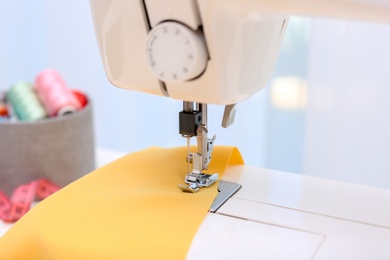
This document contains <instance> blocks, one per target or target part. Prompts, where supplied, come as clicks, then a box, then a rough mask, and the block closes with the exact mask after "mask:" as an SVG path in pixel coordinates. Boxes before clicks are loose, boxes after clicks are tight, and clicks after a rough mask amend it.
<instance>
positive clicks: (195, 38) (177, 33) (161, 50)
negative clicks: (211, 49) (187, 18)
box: [146, 22, 208, 82]
mask: <svg viewBox="0 0 390 260" xmlns="http://www.w3.org/2000/svg"><path fill="white" fill-rule="evenodd" d="M146 56H147V60H148V63H149V65H150V68H151V69H152V71H153V73H154V74H155V75H156V76H157V77H158V78H159V79H160V80H162V81H166V82H177V81H187V80H191V79H194V78H196V77H198V76H199V75H201V74H202V72H203V71H204V70H205V68H206V65H207V60H208V54H207V48H206V43H205V41H204V36H203V33H202V32H201V31H193V30H191V29H190V28H188V27H186V26H184V25H182V24H180V23H177V22H164V23H161V24H159V25H157V26H156V27H154V28H153V29H152V30H151V31H150V32H149V35H148V37H147V41H146Z"/></svg>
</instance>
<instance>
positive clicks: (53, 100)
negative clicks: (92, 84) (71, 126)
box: [35, 69, 81, 116]
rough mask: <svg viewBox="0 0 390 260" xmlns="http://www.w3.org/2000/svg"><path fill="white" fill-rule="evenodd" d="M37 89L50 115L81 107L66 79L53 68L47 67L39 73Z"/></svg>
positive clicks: (64, 113)
mask: <svg viewBox="0 0 390 260" xmlns="http://www.w3.org/2000/svg"><path fill="white" fill-rule="evenodd" d="M35 89H36V90H37V93H38V95H39V97H40V98H41V100H42V102H43V104H44V105H45V107H46V109H47V111H48V113H49V115H50V116H62V115H66V114H70V113H73V112H75V111H76V110H78V109H80V108H81V105H80V102H79V101H78V100H77V98H76V97H75V96H74V94H73V93H72V91H71V90H70V89H69V88H68V87H67V85H66V83H65V81H64V79H63V78H62V77H61V75H60V74H59V73H58V72H57V71H55V70H53V69H46V70H44V71H42V72H41V73H39V74H38V76H37V78H36V80H35Z"/></svg>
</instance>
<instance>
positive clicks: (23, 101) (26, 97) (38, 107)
mask: <svg viewBox="0 0 390 260" xmlns="http://www.w3.org/2000/svg"><path fill="white" fill-rule="evenodd" d="M7 99H8V100H9V102H11V104H12V106H13V109H14V112H15V113H16V115H17V117H18V119H20V120H24V121H32V120H38V119H42V118H44V117H46V116H47V113H46V111H45V109H44V107H43V106H42V104H41V102H40V101H39V98H38V96H37V94H36V92H35V91H34V88H33V86H32V85H31V84H29V83H28V82H25V81H21V82H18V83H16V84H15V85H13V86H12V87H11V89H10V90H9V91H8V92H7Z"/></svg>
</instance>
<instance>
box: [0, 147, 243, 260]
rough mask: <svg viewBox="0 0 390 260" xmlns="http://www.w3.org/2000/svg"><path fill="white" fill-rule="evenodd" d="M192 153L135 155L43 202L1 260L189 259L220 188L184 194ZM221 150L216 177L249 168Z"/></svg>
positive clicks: (3, 248) (1, 241) (1, 242)
mask: <svg viewBox="0 0 390 260" xmlns="http://www.w3.org/2000/svg"><path fill="white" fill-rule="evenodd" d="M186 152H187V151H186V147H180V148H170V149H160V148H153V149H147V150H144V151H141V152H137V153H133V154H129V155H127V156H125V157H123V158H121V159H119V160H117V161H115V162H113V163H111V164H109V165H107V166H104V167H102V168H100V169H98V170H95V171H94V172H92V173H90V174H88V175H86V176H85V177H83V178H81V179H79V180H77V181H76V182H74V183H72V184H70V185H68V186H67V187H65V188H63V189H62V190H60V191H59V192H57V193H56V194H54V195H52V196H51V197H49V198H47V199H46V200H44V201H42V202H40V203H39V204H38V205H37V206H36V207H34V208H33V209H32V210H31V211H30V212H29V213H28V214H26V215H25V216H24V217H23V218H22V219H21V220H19V221H18V222H17V223H16V224H15V225H14V226H13V227H12V228H11V229H10V230H9V231H8V232H7V233H6V234H5V235H4V236H3V237H1V238H0V259H40V260H41V259H183V258H185V256H186V254H187V251H188V249H189V247H190V245H191V241H192V239H193V237H194V235H195V233H196V231H197V230H198V228H199V225H200V224H201V223H202V221H203V219H204V217H205V216H206V214H207V212H208V209H209V208H210V206H211V203H212V201H213V200H214V198H215V196H216V194H217V190H216V189H217V185H212V186H211V187H208V188H203V189H201V190H200V191H199V192H198V193H183V192H181V191H180V190H179V189H178V187H177V185H178V184H179V183H183V180H184V175H185V172H186V169H187V166H186V162H185V156H186ZM242 163H243V161H242V158H241V156H240V154H239V152H238V150H237V149H235V148H231V147H215V148H214V152H213V159H212V161H211V164H210V167H209V171H208V172H209V173H215V172H217V173H219V174H220V176H222V174H223V172H224V171H225V169H226V166H228V165H229V164H242Z"/></svg>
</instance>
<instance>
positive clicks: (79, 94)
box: [72, 89, 88, 108]
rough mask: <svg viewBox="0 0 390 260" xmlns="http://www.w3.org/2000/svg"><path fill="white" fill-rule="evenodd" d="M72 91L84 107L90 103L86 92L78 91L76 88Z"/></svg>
mask: <svg viewBox="0 0 390 260" xmlns="http://www.w3.org/2000/svg"><path fill="white" fill-rule="evenodd" d="M72 92H73V94H74V95H75V97H76V98H77V100H78V101H79V102H80V105H81V108H84V107H85V106H86V105H87V104H88V98H87V96H86V95H85V94H84V93H82V92H81V91H78V90H75V89H73V90H72Z"/></svg>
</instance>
